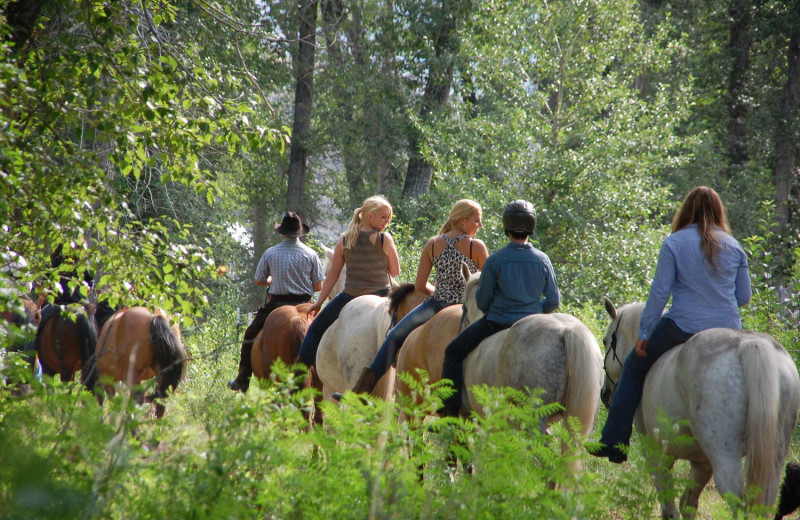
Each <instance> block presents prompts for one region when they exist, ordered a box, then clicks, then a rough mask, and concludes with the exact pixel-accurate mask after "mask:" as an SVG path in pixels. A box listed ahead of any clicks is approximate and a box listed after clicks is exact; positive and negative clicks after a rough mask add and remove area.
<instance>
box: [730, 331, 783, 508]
mask: <svg viewBox="0 0 800 520" xmlns="http://www.w3.org/2000/svg"><path fill="white" fill-rule="evenodd" d="M774 352H775V348H774V347H773V346H772V345H766V344H765V343H764V342H763V341H758V340H755V339H754V340H748V341H747V342H745V343H743V344H742V347H741V363H742V371H743V375H744V388H745V403H746V410H747V412H746V413H747V418H746V425H745V432H746V433H745V457H746V459H747V463H746V467H747V485H748V486H752V485H755V486H758V487H759V488H760V489H761V491H760V493H759V495H758V496H757V497H756V498H755V503H761V504H766V503H769V504H771V503H772V501H774V499H775V496H776V495H777V493H778V486H779V484H780V470H779V469H778V471H776V468H778V467H779V464H778V462H781V464H782V461H778V460H777V458H778V457H779V456H781V454H782V453H785V449H784V450H779V449H778V443H779V442H783V439H779V437H778V417H779V413H780V410H779V407H780V374H779V373H778V370H777V366H776V360H775V354H774ZM768 499H769V500H768Z"/></svg>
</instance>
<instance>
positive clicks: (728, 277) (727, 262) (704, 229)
mask: <svg viewBox="0 0 800 520" xmlns="http://www.w3.org/2000/svg"><path fill="white" fill-rule="evenodd" d="M729 233H730V230H729V228H728V219H727V217H726V216H725V208H724V207H723V205H722V201H721V200H720V198H719V195H717V192H715V191H714V190H713V189H711V188H708V187H705V186H699V187H697V188H694V189H693V190H692V191H690V192H689V193H688V194H687V195H686V198H685V199H683V204H681V207H680V209H679V210H678V213H677V214H676V215H675V218H674V219H673V220H672V234H671V235H669V236H668V237H667V238H666V239H664V242H663V243H662V244H661V250H660V251H659V253H658V263H657V264H656V273H655V276H654V277H653V281H652V283H651V284H650V296H649V297H648V298H647V303H646V304H645V307H644V311H642V316H641V318H640V320H639V339H637V340H636V347H635V350H633V351H632V352H631V353H630V354H628V357H627V358H626V359H625V363H624V364H623V365H622V374H621V375H620V379H619V383H618V385H617V390H616V392H615V393H614V399H613V401H612V402H611V406H610V407H609V409H608V418H607V419H606V424H605V426H603V433H602V435H601V437H600V443H601V444H602V446H601V448H600V449H597V450H594V451H592V452H591V454H592V455H594V456H596V457H605V458H608V460H610V461H611V462H614V463H616V464H619V463H622V462H625V461H626V460H628V456H627V455H626V453H625V450H623V449H620V447H619V446H620V445H624V446H628V443H629V442H630V438H631V433H632V430H633V428H632V424H633V417H634V414H635V413H636V409H637V408H638V406H639V401H640V400H641V398H642V389H643V387H644V378H645V375H647V372H648V371H649V370H650V367H652V366H653V363H655V362H656V360H657V359H658V358H659V357H661V356H662V355H663V354H664V353H666V352H667V351H668V350H670V349H672V348H673V347H675V346H677V345H680V344H681V343H685V342H686V341H687V340H688V339H689V338H691V337H692V336H693V335H694V334H696V333H698V332H700V331H702V330H705V329H710V328H713V327H726V328H732V329H741V328H742V321H741V318H740V316H739V307H741V306H743V305H745V304H747V302H749V301H750V295H751V291H750V275H749V274H748V269H747V255H746V254H745V252H744V250H743V249H742V247H741V246H740V245H739V243H738V242H737V241H736V240H735V239H734V238H733V237H731V236H730V234H729ZM670 295H671V296H672V306H671V307H670V309H669V310H668V311H667V312H666V313H665V314H663V315H662V314H661V313H662V311H663V310H664V307H665V306H666V304H667V301H668V300H669V298H670Z"/></svg>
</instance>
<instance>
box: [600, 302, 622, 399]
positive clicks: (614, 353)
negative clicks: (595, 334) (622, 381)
mask: <svg viewBox="0 0 800 520" xmlns="http://www.w3.org/2000/svg"><path fill="white" fill-rule="evenodd" d="M621 323H622V313H621V312H620V313H619V314H617V326H616V327H614V332H612V333H611V344H610V345H609V346H608V348H609V349H610V350H611V355H612V356H613V359H614V360H616V361H617V363H619V365H620V366H622V360H621V359H620V358H619V355H618V354H617V332H618V331H619V326H620V324H621ZM603 372H605V373H606V379H608V381H610V382H611V385H612V392H613V391H614V390H616V388H617V383H619V379H617V380H614V378H612V377H611V375H609V373H608V368H606V364H605V363H603Z"/></svg>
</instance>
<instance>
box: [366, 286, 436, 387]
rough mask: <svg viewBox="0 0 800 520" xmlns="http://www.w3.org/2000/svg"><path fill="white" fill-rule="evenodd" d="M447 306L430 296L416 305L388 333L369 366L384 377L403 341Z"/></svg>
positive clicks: (379, 375)
mask: <svg viewBox="0 0 800 520" xmlns="http://www.w3.org/2000/svg"><path fill="white" fill-rule="evenodd" d="M445 307H447V305H446V304H444V303H442V302H440V301H439V300H434V299H433V298H428V299H427V300H425V301H424V302H422V303H421V304H419V305H417V306H416V307H414V309H413V310H412V311H411V312H409V313H408V314H406V317H405V318H403V319H402V320H400V322H399V323H398V324H397V325H395V326H394V327H393V328H392V329H391V330H390V331H389V333H388V334H387V335H386V339H385V340H384V341H383V344H382V345H381V348H380V350H378V353H377V354H376V355H375V359H373V360H372V364H371V365H370V366H369V368H371V369H372V371H373V372H375V374H376V375H377V376H378V377H382V376H383V374H385V373H386V372H387V371H388V370H389V367H391V366H392V363H394V359H395V356H397V352H398V351H399V350H400V347H402V346H403V342H404V341H405V340H406V338H407V337H408V335H409V334H411V332H412V331H413V330H414V329H416V328H417V327H419V326H420V325H422V324H424V323H425V322H427V321H428V320H429V319H431V318H433V316H434V315H435V314H436V313H437V312H439V311H440V310H442V309H444V308H445Z"/></svg>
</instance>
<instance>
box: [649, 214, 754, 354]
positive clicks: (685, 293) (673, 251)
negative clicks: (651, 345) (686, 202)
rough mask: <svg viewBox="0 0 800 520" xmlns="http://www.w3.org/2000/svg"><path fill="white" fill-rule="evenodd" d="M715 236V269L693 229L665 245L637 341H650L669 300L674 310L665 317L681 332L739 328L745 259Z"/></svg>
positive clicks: (746, 284) (745, 291)
mask: <svg viewBox="0 0 800 520" xmlns="http://www.w3.org/2000/svg"><path fill="white" fill-rule="evenodd" d="M716 231H717V236H718V237H719V241H720V250H719V252H718V254H717V256H716V258H715V263H716V269H714V267H712V266H711V264H709V263H708V261H707V260H706V257H705V255H704V254H703V251H702V249H700V233H699V232H698V231H697V225H696V224H690V225H688V226H686V227H685V228H683V229H681V230H679V231H676V232H675V233H672V234H671V235H669V236H668V237H667V238H666V239H664V242H663V243H662V244H661V250H660V251H659V253H658V264H657V265H656V274H655V276H654V277H653V281H652V283H651V284H650V296H649V297H648V298H647V303H646V304H645V307H644V311H643V312H642V317H641V320H640V322H639V338H641V339H645V340H646V339H650V334H651V333H652V331H653V328H655V326H656V324H657V323H658V321H659V319H660V318H661V313H662V312H663V310H664V307H665V306H666V305H667V301H668V300H669V297H670V295H671V296H672V305H671V306H670V309H669V310H668V311H667V312H666V313H665V314H664V317H665V318H670V319H671V320H672V321H674V322H675V324H676V325H677V326H678V327H679V328H680V329H681V330H683V331H684V332H688V333H689V334H695V333H697V332H700V331H701V330H705V329H710V328H713V327H724V328H729V329H741V328H742V320H741V317H740V316H739V307H741V306H743V305H745V304H747V302H749V301H750V296H751V290H750V275H749V272H748V269H747V255H746V254H745V252H744V250H743V249H742V247H741V246H740V245H739V242H737V241H736V240H735V239H734V238H733V237H731V236H730V235H728V234H727V233H725V232H723V231H721V230H719V229H717V230H716Z"/></svg>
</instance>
